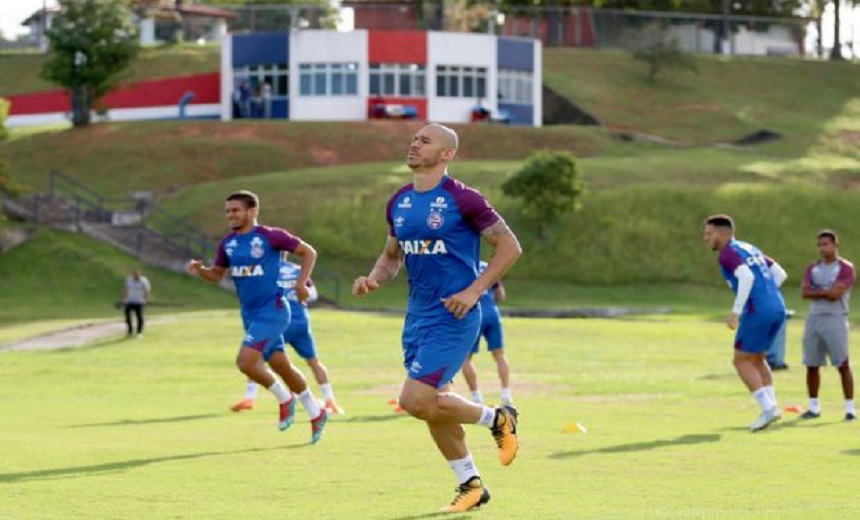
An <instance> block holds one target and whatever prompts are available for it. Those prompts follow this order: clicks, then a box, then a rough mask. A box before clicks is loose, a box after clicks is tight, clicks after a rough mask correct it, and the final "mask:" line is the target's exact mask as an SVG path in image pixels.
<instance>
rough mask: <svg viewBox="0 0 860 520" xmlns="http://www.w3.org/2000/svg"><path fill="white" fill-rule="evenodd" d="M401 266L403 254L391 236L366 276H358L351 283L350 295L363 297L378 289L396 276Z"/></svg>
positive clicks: (395, 239) (394, 238) (398, 244)
mask: <svg viewBox="0 0 860 520" xmlns="http://www.w3.org/2000/svg"><path fill="white" fill-rule="evenodd" d="M402 265H403V253H402V252H401V250H400V243H399V242H398V241H397V238H396V237H393V236H391V235H389V236H388V239H387V240H386V241H385V248H384V249H383V250H382V254H380V255H379V258H377V259H376V263H375V264H374V265H373V269H371V270H370V273H368V275H367V276H359V277H358V278H356V279H355V281H354V282H353V283H352V294H353V295H354V296H364V295H365V294H367V293H370V292H373V291H375V290H377V289H379V286H380V285H382V284H384V283H386V282H388V281H391V280H393V279H394V277H395V276H397V273H398V272H399V271H400V267H401V266H402Z"/></svg>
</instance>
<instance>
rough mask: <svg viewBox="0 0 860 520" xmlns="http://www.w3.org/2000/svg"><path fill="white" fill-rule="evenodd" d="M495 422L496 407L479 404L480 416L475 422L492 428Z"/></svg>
mask: <svg viewBox="0 0 860 520" xmlns="http://www.w3.org/2000/svg"><path fill="white" fill-rule="evenodd" d="M495 423H496V409H495V408H490V407H489V406H484V405H481V418H480V419H478V422H476V423H475V424H480V425H481V426H486V427H487V428H492V427H493V426H495Z"/></svg>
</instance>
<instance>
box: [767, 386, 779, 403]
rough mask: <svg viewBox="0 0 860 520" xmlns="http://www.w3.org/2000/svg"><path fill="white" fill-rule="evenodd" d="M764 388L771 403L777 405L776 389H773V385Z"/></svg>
mask: <svg viewBox="0 0 860 520" xmlns="http://www.w3.org/2000/svg"><path fill="white" fill-rule="evenodd" d="M764 389H765V390H767V396H768V398H769V399H770V400H771V403H772V404H773V405H774V406H777V404H776V389H774V387H773V385H768V386H766V387H764Z"/></svg>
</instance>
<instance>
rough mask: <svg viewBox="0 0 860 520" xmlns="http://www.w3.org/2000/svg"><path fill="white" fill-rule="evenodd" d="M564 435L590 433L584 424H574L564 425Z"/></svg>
mask: <svg viewBox="0 0 860 520" xmlns="http://www.w3.org/2000/svg"><path fill="white" fill-rule="evenodd" d="M563 431H564V433H588V428H586V427H585V426H583V425H582V423H578V422H572V423H567V424H565V425H564V430H563Z"/></svg>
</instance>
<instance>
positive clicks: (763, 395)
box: [752, 387, 773, 412]
mask: <svg viewBox="0 0 860 520" xmlns="http://www.w3.org/2000/svg"><path fill="white" fill-rule="evenodd" d="M752 395H753V397H754V398H755V401H756V402H757V403H758V405H759V407H760V408H761V410H762V411H763V412H766V411H768V410H770V409H771V407H772V406H773V405H772V404H771V402H770V395H769V394H768V392H767V389H766V388H765V387H761V388H759V389H758V390H756V391H755V392H753V393H752Z"/></svg>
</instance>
